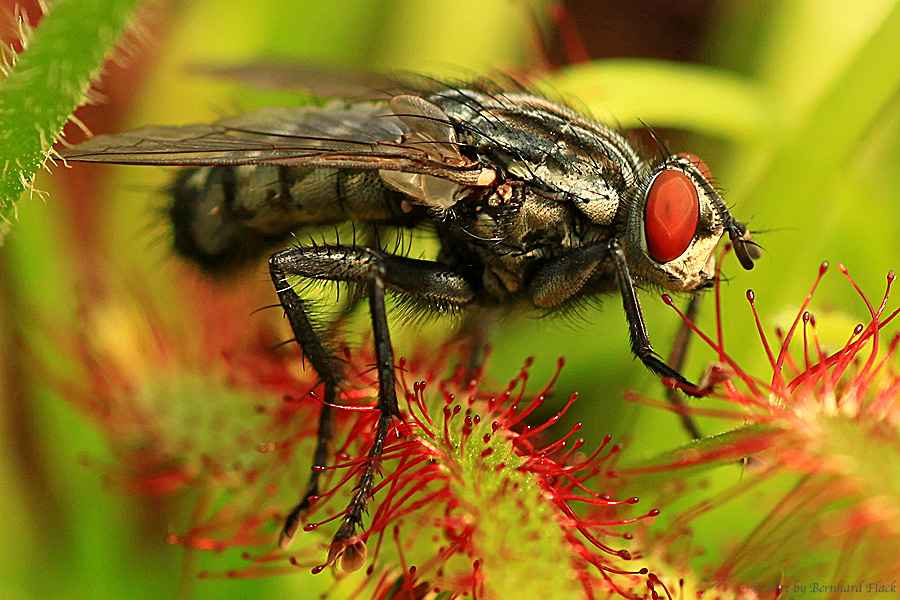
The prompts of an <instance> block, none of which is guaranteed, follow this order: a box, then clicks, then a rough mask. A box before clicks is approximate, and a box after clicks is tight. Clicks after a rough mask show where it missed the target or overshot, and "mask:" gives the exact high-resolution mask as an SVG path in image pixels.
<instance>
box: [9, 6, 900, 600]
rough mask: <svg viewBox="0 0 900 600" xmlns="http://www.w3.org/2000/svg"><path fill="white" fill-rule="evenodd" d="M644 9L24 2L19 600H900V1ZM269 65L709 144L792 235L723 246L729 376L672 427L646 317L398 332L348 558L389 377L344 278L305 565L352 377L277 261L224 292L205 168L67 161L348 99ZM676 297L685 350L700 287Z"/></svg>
mask: <svg viewBox="0 0 900 600" xmlns="http://www.w3.org/2000/svg"><path fill="white" fill-rule="evenodd" d="M613 4H615V3H606V2H601V1H595V2H574V1H573V2H564V3H550V2H525V1H522V2H509V1H506V0H487V1H485V0H479V1H476V0H455V1H453V2H450V1H449V0H448V1H444V0H439V1H438V0H436V1H432V2H408V1H403V0H392V1H390V2H375V1H372V0H340V1H335V2H329V3H328V4H327V7H326V6H325V5H324V4H323V3H319V2H291V3H286V2H280V1H278V0H254V1H253V2H248V1H246V0H219V1H217V2H213V1H211V0H196V1H194V2H190V3H184V2H168V1H163V0H158V1H152V2H150V1H147V2H143V3H138V2H133V1H125V0H104V1H103V2H99V1H96V0H94V1H91V2H86V1H79V0H58V1H57V2H54V3H48V5H46V6H45V5H43V4H41V3H37V2H35V3H29V2H20V3H18V4H13V3H7V4H5V5H4V8H2V13H0V22H2V23H5V24H6V26H5V27H4V28H3V31H4V32H3V39H4V43H5V44H6V47H7V51H6V53H5V60H4V68H3V71H4V80H3V82H2V84H0V131H2V135H3V136H4V140H5V142H4V144H2V145H0V146H2V148H0V154H2V160H3V164H4V165H5V166H4V168H3V170H2V174H0V177H2V182H0V190H2V197H0V219H2V223H0V229H2V232H3V246H2V247H0V408H2V416H3V419H2V423H3V425H2V428H0V431H2V434H0V444H2V448H3V452H2V454H0V478H2V481H3V485H2V486H0V511H2V515H3V527H2V533H0V548H2V549H3V550H4V551H5V552H4V553H3V554H4V556H5V560H4V564H3V566H2V567H0V590H2V595H3V597H5V598H45V597H65V598H92V599H97V600H100V599H103V598H121V597H125V596H127V597H131V598H146V599H155V598H172V597H183V598H192V597H197V598H205V597H216V598H220V597H221V598H228V597H240V598H276V597H291V598H301V599H303V598H321V597H328V598H338V599H339V598H360V599H362V598H383V599H387V598H397V599H401V598H402V599H405V598H417V599H424V598H440V599H447V598H472V599H474V598H482V599H491V598H509V597H513V596H518V597H521V598H523V599H526V598H527V599H530V598H540V599H542V600H544V599H549V598H566V599H568V598H694V597H697V598H823V599H824V598H868V597H873V598H876V597H877V598H892V597H897V584H898V582H897V581H896V579H897V573H900V564H898V559H897V556H900V534H898V531H900V527H898V518H900V500H898V499H900V467H898V465H900V431H898V428H900V417H898V406H897V402H898V400H897V399H898V394H900V384H898V379H897V372H898V359H897V356H896V353H897V339H898V337H897V336H898V331H900V329H898V327H897V323H898V320H897V319H898V317H897V316H896V314H897V310H898V308H897V307H898V306H900V301H898V299H897V298H898V296H897V293H896V292H895V291H894V290H891V285H892V282H893V281H894V274H893V271H892V269H896V268H898V266H900V246H898V245H897V244H895V243H893V241H894V240H896V239H898V234H900V231H898V230H900V219H898V218H897V216H898V215H900V192H898V191H897V190H900V166H898V163H897V160H896V157H897V155H898V153H900V102H898V97H900V96H898V91H900V2H896V1H894V0H874V1H870V2H865V3H860V2H855V3H851V2H848V1H846V0H816V1H813V0H782V1H774V0H761V1H759V2H753V3H750V2H742V3H713V2H686V1H685V2H662V1H660V2H647V3H641V9H640V11H641V12H640V13H639V14H636V11H638V9H637V8H636V7H626V8H622V7H621V6H618V7H617V6H613ZM619 4H625V3H619ZM262 59H265V60H283V61H293V62H304V63H315V64H328V65H333V66H335V67H336V68H339V69H348V70H363V71H410V72H416V73H424V74H427V75H429V76H433V77H437V78H442V77H444V78H453V79H456V80H459V79H465V78H466V77H471V76H474V75H476V74H479V75H480V74H488V75H491V74H498V73H502V74H512V75H514V76H516V77H520V78H525V79H527V80H528V81H530V82H531V83H530V84H529V85H532V86H534V87H535V88H536V89H538V90H540V91H541V92H542V93H545V94H547V95H549V96H550V97H552V98H554V99H559V98H561V99H565V100H566V101H567V102H569V103H571V104H572V105H573V106H575V107H576V108H578V109H579V110H584V111H587V112H589V113H591V114H593V115H594V116H596V117H597V118H598V119H599V120H601V121H604V122H611V123H619V124H620V125H621V127H622V128H623V129H627V130H629V131H631V132H632V135H634V136H635V139H636V140H637V143H638V144H641V143H643V144H644V146H645V150H646V151H647V152H648V154H649V153H652V152H656V148H655V145H654V142H653V140H652V138H651V137H650V136H649V135H648V134H647V127H652V128H653V130H654V132H655V135H656V136H657V138H658V139H659V140H661V141H662V142H664V143H665V144H666V145H667V146H668V147H669V148H670V149H671V151H672V152H681V151H686V152H690V153H692V154H694V155H697V156H700V157H702V158H703V161H704V162H705V163H706V164H707V165H708V166H709V168H710V170H711V172H712V174H713V176H714V180H715V184H716V186H717V188H718V189H719V190H721V191H722V193H723V197H724V198H725V200H726V202H727V203H728V205H729V206H730V207H734V210H735V213H736V214H739V215H740V216H741V218H743V219H747V218H748V217H749V218H752V220H751V223H750V228H751V229H752V230H753V235H754V240H755V241H758V242H759V244H760V245H761V247H762V250H763V255H762V258H761V259H760V260H758V261H757V264H756V266H755V268H754V270H753V271H750V272H745V271H743V270H742V269H738V268H737V264H736V261H735V260H734V257H733V256H730V255H729V254H728V251H727V249H725V248H724V244H723V248H722V249H721V250H720V260H719V262H718V269H719V271H718V277H717V281H716V286H715V288H714V289H713V290H710V291H709V292H708V293H706V294H704V300H703V305H702V307H701V311H700V313H699V316H697V317H687V318H686V321H687V322H688V323H689V329H690V331H691V340H692V342H691V348H690V352H689V354H688V360H687V364H686V366H685V368H684V373H685V374H686V375H687V376H688V377H689V378H690V379H692V380H700V379H701V378H702V379H703V380H704V381H708V382H710V384H711V385H712V386H713V387H712V393H711V394H709V396H707V397H705V398H702V399H690V400H688V401H687V402H686V404H685V405H684V407H681V408H677V409H676V408H672V407H671V405H669V404H668V403H667V401H666V400H665V398H666V394H665V391H664V388H663V386H662V384H661V382H660V381H659V380H658V379H656V378H655V377H653V376H652V375H651V374H649V373H648V372H647V371H646V370H645V369H644V368H643V367H642V366H641V365H640V363H639V362H638V361H635V360H634V359H633V358H632V356H631V355H630V353H629V351H628V343H627V334H628V330H627V324H626V322H625V320H624V317H623V315H622V314H621V312H622V311H621V305H620V302H619V300H618V298H615V297H612V296H611V297H610V298H608V299H607V300H606V301H605V302H604V303H603V304H602V305H601V306H599V307H591V308H590V309H589V310H586V311H584V312H581V313H579V314H578V315H575V316H571V318H567V319H553V318H538V317H536V316H535V315H529V314H521V315H520V314H516V313H513V314H509V315H505V317H504V318H502V319H495V322H493V324H492V327H491V331H490V332H489V333H488V334H487V335H486V336H485V346H478V347H471V346H467V345H465V344H464V343H461V342H460V341H459V340H458V339H457V338H455V337H454V335H453V331H454V328H455V327H456V324H454V323H453V322H452V321H447V320H436V321H433V322H419V321H410V322H406V323H405V324H404V323H403V320H402V319H400V318H398V317H394V316H392V317H391V328H392V330H393V332H394V347H395V353H396V358H397V365H396V368H397V373H398V379H399V386H398V396H399V399H400V405H401V411H402V413H403V418H402V419H397V420H396V422H395V423H394V425H393V427H392V429H391V431H390V433H389V436H388V440H387V443H386V447H385V455H384V459H383V460H382V461H381V463H380V465H379V471H380V473H379V477H378V478H377V480H376V488H375V495H374V498H373V499H372V501H371V503H370V507H369V511H368V513H367V515H366V516H365V518H364V529H363V530H362V531H360V535H359V536H358V537H356V538H353V539H351V540H348V541H347V542H346V543H341V544H332V543H330V541H331V539H332V536H333V534H334V531H335V529H336V527H337V525H338V522H339V520H340V518H341V516H342V511H343V510H344V508H345V506H346V501H347V498H348V497H349V496H350V495H351V494H352V492H353V485H354V483H355V481H356V478H357V475H356V474H357V473H358V471H359V470H360V468H362V466H363V465H364V464H365V461H366V458H365V456H366V452H367V451H368V446H369V445H370V443H371V435H372V423H373V422H374V421H375V419H376V418H377V413H376V412H375V411H374V410H373V406H374V403H375V399H376V391H375V390H376V389H377V378H376V376H375V374H374V372H373V370H372V363H373V360H374V359H373V357H372V351H371V341H372V340H371V334H370V333H369V332H368V328H367V325H366V321H367V319H366V315H365V314H364V313H365V311H358V312H359V313H360V314H357V315H339V314H338V309H337V307H338V306H340V305H339V304H338V303H337V302H336V299H335V297H334V296H333V290H331V289H329V290H326V291H324V292H323V293H322V294H319V295H318V296H317V297H316V298H315V300H316V302H317V303H318V305H319V306H321V307H323V310H325V311H326V314H328V315H329V318H332V319H339V321H340V323H339V325H340V328H341V330H342V331H343V332H344V334H343V336H342V338H341V339H343V340H344V341H345V343H344V344H341V345H340V346H339V347H338V348H336V351H337V352H338V353H339V356H340V357H341V359H342V360H344V361H345V364H346V372H347V373H348V385H347V386H346V389H344V390H343V393H342V395H341V404H346V405H353V406H354V407H356V409H355V410H340V411H338V419H337V422H336V432H335V438H334V441H333V443H332V452H331V457H330V459H329V467H328V468H327V469H326V471H325V472H323V474H322V480H323V482H324V483H323V486H322V493H321V494H320V497H319V498H317V499H316V501H315V502H314V506H313V508H312V509H311V510H310V511H309V513H308V514H307V515H306V516H305V519H304V521H303V525H304V527H303V528H302V529H303V530H302V531H301V532H299V533H298V535H297V536H296V538H295V539H294V541H293V544H292V545H291V546H290V547H289V548H286V549H282V548H280V547H279V546H278V543H277V538H278V529H279V526H280V523H281V521H282V519H283V518H284V515H285V512H286V511H288V510H289V509H290V507H291V506H292V504H293V503H294V502H296V501H297V499H298V498H299V495H300V494H301V493H302V489H303V486H304V485H305V481H306V477H307V473H308V470H309V465H310V462H311V456H312V452H313V448H314V436H315V421H316V415H317V413H318V411H319V410H320V408H321V403H322V392H321V387H320V386H319V385H318V383H319V382H317V380H316V377H315V374H314V373H313V371H312V370H311V369H310V368H309V365H306V364H305V363H304V360H303V357H302V356H301V355H300V353H299V351H298V350H297V349H296V347H295V346H294V345H293V344H290V343H289V344H282V342H284V341H285V340H287V339H289V337H290V333H289V330H288V328H287V327H286V325H285V323H284V321H283V319H282V318H281V317H282V315H281V312H280V310H279V309H278V308H266V307H270V306H271V305H272V304H274V303H276V302H277V300H276V298H275V295H274V293H273V292H272V289H271V282H270V281H269V278H268V274H267V273H266V270H265V262H264V261H262V262H260V264H259V265H258V267H254V268H251V269H249V271H247V272H245V273H243V274H241V275H237V276H233V277H230V278H227V279H225V280H221V281H213V280H210V279H208V278H205V277H203V276H201V275H199V274H198V273H196V272H195V271H194V270H193V269H192V268H191V267H190V266H188V265H186V264H183V263H181V262H180V261H179V260H178V259H177V258H176V257H175V256H174V254H173V252H172V250H171V243H170V242H171V233H170V232H169V231H168V229H167V226H166V224H165V221H164V213H165V207H166V203H167V199H166V193H165V190H166V188H167V186H168V185H169V182H170V181H171V178H172V172H171V171H168V170H166V169H157V168H132V167H111V166H103V167H95V166H85V165H78V166H75V165H71V166H69V165H64V164H62V163H61V162H60V161H59V160H57V159H56V158H55V154H54V152H53V150H52V144H53V142H54V140H56V143H57V144H65V143H77V142H79V141H81V140H83V139H84V138H85V135H86V134H85V131H84V130H90V131H91V132H93V133H95V134H99V133H114V132H120V131H124V130H126V129H129V128H134V127H137V126H141V125H146V124H183V123H190V122H204V121H210V120H213V119H215V118H218V117H220V116H222V115H223V114H236V113H239V112H243V111H249V110H252V109H255V108H258V107H262V106H272V105H293V106H296V105H303V104H309V103H311V102H319V101H321V100H320V99H316V98H310V97H308V96H306V95H304V94H302V93H299V92H295V91H283V90H270V89H259V88H257V87H253V86H247V85H242V84H240V83H237V82H233V81H228V80H222V79H217V78H214V77H210V76H208V74H207V73H208V71H209V68H208V67H210V66H213V67H215V66H218V65H226V66H228V65H235V64H241V63H245V62H248V61H259V60H262ZM79 106H80V107H81V108H78V107H79ZM76 108H77V109H78V110H77V111H76ZM73 111H74V113H73ZM67 122H68V124H67V125H66V127H65V129H64V130H63V125H64V124H65V123H67ZM61 133H62V135H61ZM58 147H59V146H57V148H58ZM45 159H46V160H45ZM42 164H43V165H44V166H45V167H46V168H43V169H42V168H41V165H42ZM310 233H314V235H315V236H322V235H324V236H326V237H327V236H328V235H332V234H333V232H330V231H326V232H301V235H309V234H310ZM316 239H319V237H317V238H316ZM405 243H407V244H410V249H409V252H410V255H412V256H430V255H433V253H434V250H435V245H434V241H433V240H430V239H429V237H428V235H424V234H423V235H418V236H414V237H413V239H411V240H405ZM825 263H827V265H826V264H825ZM313 292H315V290H313ZM329 294H332V295H329ZM641 294H642V302H643V308H644V311H645V313H646V316H647V321H648V328H649V330H650V333H651V336H652V338H653V341H654V344H655V347H656V348H657V350H658V351H659V352H660V354H661V355H663V357H664V358H665V357H666V356H667V355H668V353H669V348H670V347H671V345H672V341H673V339H674V337H675V333H676V330H677V329H678V328H679V327H681V326H682V323H683V322H685V320H683V319H682V317H681V316H680V315H679V311H681V310H683V307H684V306H685V304H686V300H687V298H668V297H661V295H660V293H659V292H658V291H657V290H654V289H646V290H642V291H641ZM329 307H331V308H330V309H329ZM329 310H330V312H328V311H329ZM389 312H390V311H389ZM396 312H397V313H399V312H400V311H396ZM390 314H392V315H393V314H394V313H390ZM679 413H681V414H679ZM683 414H687V415H690V416H691V417H692V418H694V419H695V420H696V422H697V423H698V426H699V429H700V431H701V432H702V433H703V434H704V437H703V439H701V440H699V441H691V440H690V438H689V436H688V435H687V434H686V433H685V432H684V431H683V430H682V428H681V424H680V418H679V417H680V416H681V415H683Z"/></svg>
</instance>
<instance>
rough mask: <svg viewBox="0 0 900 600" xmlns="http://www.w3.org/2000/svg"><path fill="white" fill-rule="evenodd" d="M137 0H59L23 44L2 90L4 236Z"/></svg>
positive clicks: (0, 207)
mask: <svg viewBox="0 0 900 600" xmlns="http://www.w3.org/2000/svg"><path fill="white" fill-rule="evenodd" d="M139 2H140V0H58V1H57V2H55V3H53V6H52V9H51V10H50V11H49V12H48V14H46V15H45V16H44V18H43V19H42V20H41V22H40V24H39V25H38V27H37V28H36V29H35V30H34V32H33V33H32V34H31V35H29V36H28V38H29V39H28V40H25V42H27V47H26V48H25V50H23V51H22V53H21V54H19V56H18V59H17V60H16V62H15V65H14V66H13V67H12V68H11V69H10V72H9V75H8V76H7V78H6V80H5V81H4V82H3V84H2V86H0V223H3V224H5V227H0V236H2V234H3V232H4V231H3V230H4V229H8V227H9V222H10V220H11V219H12V217H13V215H14V211H15V202H16V200H17V199H18V198H19V196H20V195H21V194H22V192H23V191H25V190H26V189H28V188H29V187H30V185H31V181H32V179H33V178H34V174H35V172H37V170H38V168H39V167H40V166H41V165H42V164H43V162H44V160H45V159H46V157H47V155H48V153H49V151H50V147H51V145H52V144H53V141H54V140H55V139H56V138H57V137H58V136H59V135H60V133H61V132H62V128H63V125H65V123H66V121H67V120H68V119H69V117H70V116H71V115H72V113H73V112H74V111H75V109H76V108H78V106H80V105H81V104H83V103H84V102H85V95H86V93H87V91H88V89H89V88H90V85H91V82H92V81H93V80H94V79H95V78H96V77H97V75H98V74H99V73H100V70H101V68H102V67H103V64H104V62H105V61H106V59H107V58H109V56H110V54H111V52H112V49H113V46H114V44H115V43H116V42H117V41H118V40H119V38H120V37H121V35H122V33H123V31H124V30H125V28H126V27H127V26H128V24H129V23H130V22H131V19H132V16H133V14H134V12H135V9H136V7H137V6H138V4H139ZM0 240H2V237H0Z"/></svg>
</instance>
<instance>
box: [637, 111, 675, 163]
mask: <svg viewBox="0 0 900 600" xmlns="http://www.w3.org/2000/svg"><path fill="white" fill-rule="evenodd" d="M638 121H640V122H641V125H643V126H644V129H646V130H647V133H649V134H650V137H652V138H653V141H654V142H655V143H656V147H657V148H658V149H659V153H660V155H661V157H662V160H663V162H666V161H667V160H668V159H669V157H670V156H672V153H671V152H670V151H669V147H668V146H666V143H665V142H664V141H663V139H662V138H661V137H659V135H657V133H656V131H655V130H654V129H653V128H652V127H650V126H649V125H647V123H645V122H644V120H643V119H638Z"/></svg>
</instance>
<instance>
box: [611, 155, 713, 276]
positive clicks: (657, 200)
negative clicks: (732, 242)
mask: <svg viewBox="0 0 900 600" xmlns="http://www.w3.org/2000/svg"><path fill="white" fill-rule="evenodd" d="M727 215H728V209H727V207H726V206H725V203H724V202H723V201H722V198H721V197H720V196H719V194H718V193H717V192H716V191H715V189H714V188H713V186H712V184H711V183H710V180H709V171H708V169H707V168H706V165H705V164H704V163H703V162H702V161H700V160H699V159H697V158H696V157H694V156H691V155H687V154H680V155H676V156H672V157H669V158H668V159H667V160H666V161H665V162H663V163H662V164H660V165H658V166H656V167H655V168H653V169H650V170H648V172H647V173H646V175H645V176H644V177H643V180H642V182H641V185H640V186H638V188H637V189H636V190H635V193H634V194H633V196H632V197H631V199H630V201H629V203H628V206H627V219H626V226H625V231H624V237H625V239H626V240H627V243H625V244H624V245H623V246H624V248H625V253H626V256H627V258H628V264H629V267H630V268H631V272H632V274H633V275H635V276H636V277H638V278H640V279H643V280H645V281H649V282H651V283H654V284H656V285H659V286H661V287H663V288H665V289H667V290H671V291H675V292H685V291H692V290H696V289H698V288H701V287H704V286H705V285H706V284H707V283H708V282H709V281H710V280H711V279H712V277H713V270H714V259H713V252H714V250H715V248H716V245H717V244H718V243H719V241H720V240H721V239H722V235H723V234H724V231H725V221H726V218H727Z"/></svg>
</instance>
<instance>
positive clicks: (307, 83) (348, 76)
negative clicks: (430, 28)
mask: <svg viewBox="0 0 900 600" xmlns="http://www.w3.org/2000/svg"><path fill="white" fill-rule="evenodd" d="M193 69H194V70H196V71H198V72H199V73H202V74H204V75H209V76H211V77H217V78H222V79H230V80H232V81H237V82H239V83H243V84H246V85H251V86H254V87H259V88H264V89H276V90H297V91H303V92H307V93H309V94H312V95H314V96H325V97H331V98H352V99H354V100H389V99H391V98H393V97H394V96H399V95H402V94H408V93H412V92H414V91H415V90H414V88H412V87H410V81H407V80H413V79H421V78H414V77H413V76H404V77H403V78H402V79H401V78H395V77H391V76H388V75H382V74H378V73H371V72H368V71H357V70H353V69H349V68H345V67H343V68H341V67H338V68H335V67H326V66H322V65H314V64H308V63H288V62H265V61H262V62H248V63H241V64H237V65H212V64H209V65H207V64H200V65H195V66H194V67H193ZM431 87H434V86H433V85H432V86H431Z"/></svg>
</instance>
